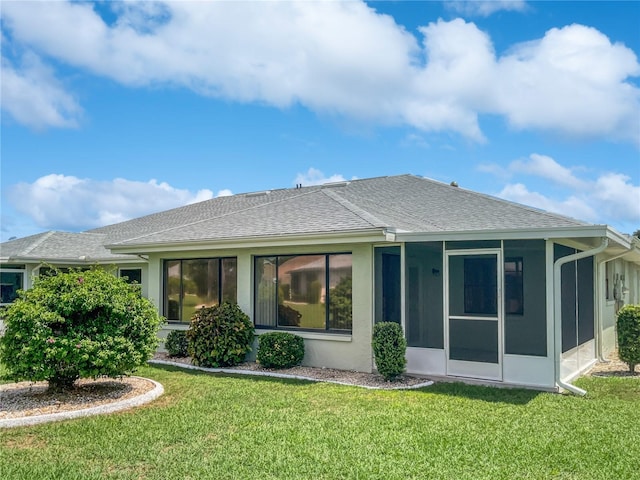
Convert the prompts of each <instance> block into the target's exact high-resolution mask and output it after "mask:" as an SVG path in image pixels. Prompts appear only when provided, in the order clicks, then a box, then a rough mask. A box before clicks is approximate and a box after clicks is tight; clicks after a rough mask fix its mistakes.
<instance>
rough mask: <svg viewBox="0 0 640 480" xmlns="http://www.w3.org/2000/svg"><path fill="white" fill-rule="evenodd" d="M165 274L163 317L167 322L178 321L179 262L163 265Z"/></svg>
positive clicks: (171, 261) (169, 262) (172, 261)
mask: <svg viewBox="0 0 640 480" xmlns="http://www.w3.org/2000/svg"><path fill="white" fill-rule="evenodd" d="M164 268H165V273H164V278H165V282H164V285H165V296H166V297H165V302H166V303H165V308H164V311H165V315H166V316H167V320H171V321H179V320H180V276H181V273H180V270H181V269H180V260H170V261H167V262H165V264H164Z"/></svg>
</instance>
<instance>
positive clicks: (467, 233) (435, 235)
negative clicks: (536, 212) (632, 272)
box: [395, 225, 631, 249]
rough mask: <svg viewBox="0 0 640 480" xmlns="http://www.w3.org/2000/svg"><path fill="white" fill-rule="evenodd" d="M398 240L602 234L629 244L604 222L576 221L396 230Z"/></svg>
mask: <svg viewBox="0 0 640 480" xmlns="http://www.w3.org/2000/svg"><path fill="white" fill-rule="evenodd" d="M395 236H396V240H398V241H400V242H418V241H443V240H450V241H455V240H497V239H500V240H525V239H526V240H534V239H544V240H547V239H562V238H585V239H586V238H602V237H607V238H609V240H612V241H613V242H615V243H617V244H618V245H620V246H622V247H624V248H627V249H629V248H631V241H630V239H629V237H627V236H626V235H623V234H621V233H619V232H618V231H616V230H614V229H612V228H611V227H609V226H607V225H577V226H571V227H550V228H513V229H488V230H461V231H458V232H451V231H443V232H395Z"/></svg>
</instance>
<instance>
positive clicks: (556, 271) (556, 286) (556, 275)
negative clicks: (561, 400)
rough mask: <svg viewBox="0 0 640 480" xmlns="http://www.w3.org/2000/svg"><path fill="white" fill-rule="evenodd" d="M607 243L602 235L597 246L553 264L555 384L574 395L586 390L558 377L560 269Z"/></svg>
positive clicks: (560, 321)
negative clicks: (600, 241)
mask: <svg viewBox="0 0 640 480" xmlns="http://www.w3.org/2000/svg"><path fill="white" fill-rule="evenodd" d="M608 245H609V239H608V238H607V237H603V238H602V243H601V244H600V246H599V247H596V248H593V249H591V250H585V251H584V252H579V253H574V254H573V255H567V256H566V257H562V258H559V259H558V260H556V261H555V262H554V264H553V328H554V347H555V348H554V361H555V377H556V379H555V380H556V385H558V386H559V387H560V388H564V389H565V390H568V391H570V392H571V393H573V394H575V395H580V396H581V397H583V396H585V395H586V394H587V391H586V390H583V389H582V388H579V387H576V386H575V385H572V384H571V383H568V382H565V381H563V380H562V379H561V378H560V362H561V359H562V298H561V296H560V291H561V287H560V284H561V282H562V275H561V270H560V269H561V267H562V265H564V264H565V263H569V262H573V261H576V260H581V259H583V258H586V257H592V256H594V255H597V254H598V253H600V252H602V251H604V250H605V249H606V248H607V246H608ZM598 335H599V332H598Z"/></svg>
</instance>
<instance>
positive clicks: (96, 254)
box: [0, 231, 131, 263]
mask: <svg viewBox="0 0 640 480" xmlns="http://www.w3.org/2000/svg"><path fill="white" fill-rule="evenodd" d="M105 240H106V235H104V234H95V233H68V232H54V231H49V232H44V233H39V234H37V235H31V236H29V237H24V238H18V239H16V240H10V241H8V242H4V243H2V244H0V258H8V259H13V260H21V261H36V262H37V261H60V262H62V261H67V262H77V261H82V262H85V263H92V262H104V261H115V260H122V259H130V258H131V255H114V254H112V253H111V251H110V250H108V249H107V248H105V247H104V245H105ZM80 257H83V258H80Z"/></svg>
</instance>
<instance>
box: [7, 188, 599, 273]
mask: <svg viewBox="0 0 640 480" xmlns="http://www.w3.org/2000/svg"><path fill="white" fill-rule="evenodd" d="M588 225H589V224H587V223H585V222H581V221H579V220H574V219H572V218H568V217H565V216H561V215H556V214H552V213H549V212H545V211H542V210H537V209H534V208H531V207H527V206H524V205H519V204H516V203H512V202H508V201H505V200H502V199H498V198H495V197H491V196H489V195H484V194H480V193H476V192H473V191H470V190H465V189H463V188H458V187H453V186H450V185H447V184H444V183H441V182H436V181H434V180H429V179H426V178H422V177H418V176H414V175H399V176H392V177H378V178H371V179H363V180H352V181H349V182H342V183H338V184H332V185H319V186H310V187H302V188H290V189H280V190H272V191H267V192H256V193H247V194H239V195H233V196H229V197H218V198H214V199H211V200H207V201H204V202H199V203H195V204H192V205H186V206H184V207H180V208H175V209H172V210H168V211H165V212H160V213H155V214H152V215H147V216H144V217H140V218H136V219H133V220H129V221H126V222H122V223H117V224H114V225H109V226H106V227H101V228H97V229H93V230H89V231H88V232H84V233H63V232H47V233H43V234H38V235H33V236H31V237H26V238H22V239H17V240H12V241H9V242H5V243H3V244H1V246H0V249H1V250H0V257H3V258H6V257H12V258H14V257H19V258H34V259H40V258H46V259H51V260H55V259H72V258H76V259H77V258H78V257H79V256H86V257H88V258H91V259H95V260H105V261H109V260H116V259H118V258H127V256H123V255H120V256H118V255H113V254H111V253H110V251H109V250H107V249H106V248H104V245H114V246H134V245H152V244H159V245H160V244H170V243H183V242H206V241H207V240H222V239H229V240H234V239H242V238H269V237H277V236H285V235H311V234H323V233H325V234H330V233H336V234H341V233H345V234H347V233H350V232H359V231H368V230H371V229H380V230H381V229H384V228H387V229H395V230H397V231H402V232H409V233H411V232H414V233H437V232H461V231H466V232H469V231H471V232H472V231H480V230H482V231H487V230H493V229H495V230H503V229H509V230H518V229H521V230H523V231H526V230H529V229H554V228H563V227H579V226H588Z"/></svg>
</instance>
